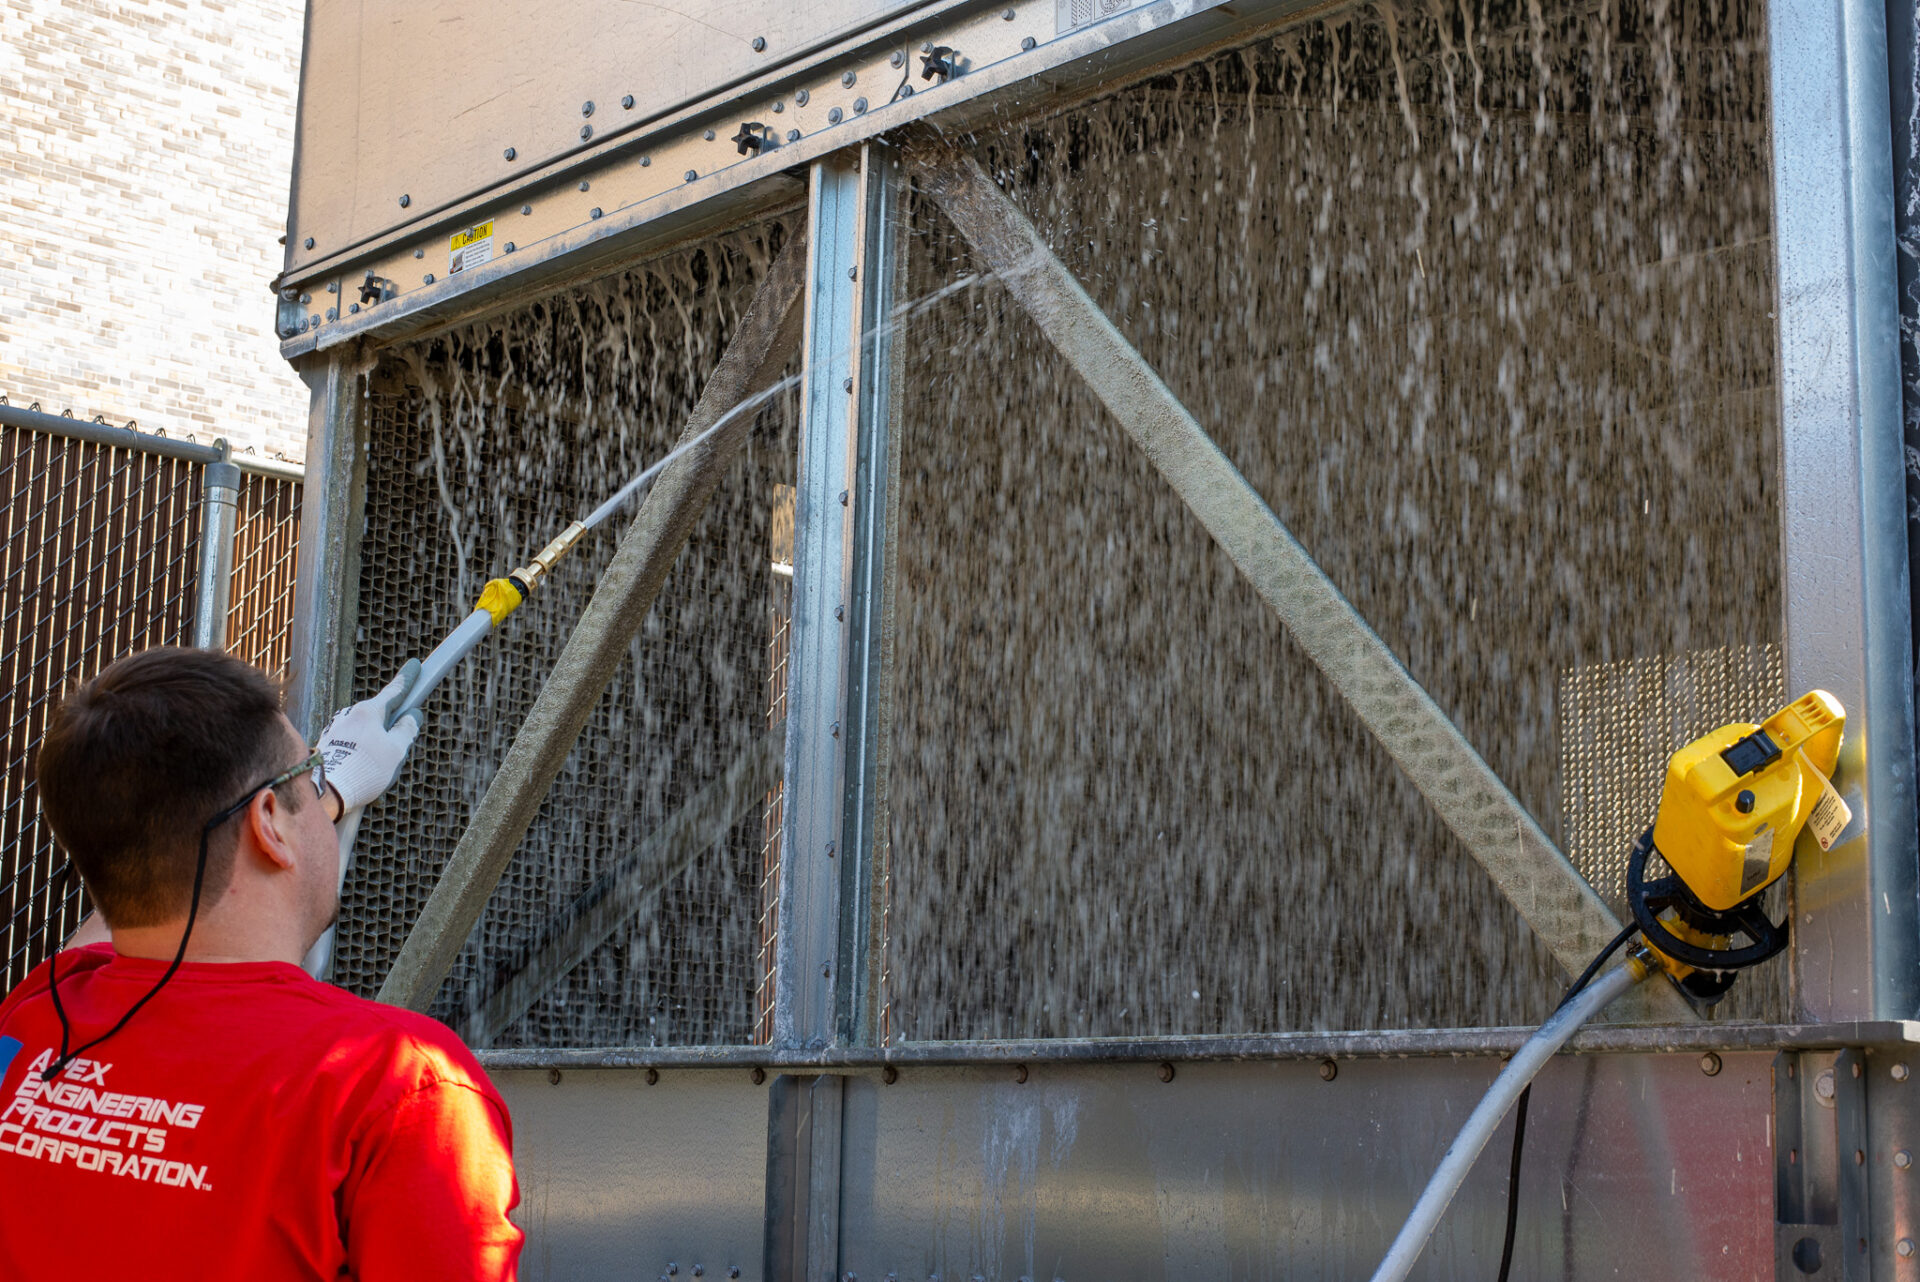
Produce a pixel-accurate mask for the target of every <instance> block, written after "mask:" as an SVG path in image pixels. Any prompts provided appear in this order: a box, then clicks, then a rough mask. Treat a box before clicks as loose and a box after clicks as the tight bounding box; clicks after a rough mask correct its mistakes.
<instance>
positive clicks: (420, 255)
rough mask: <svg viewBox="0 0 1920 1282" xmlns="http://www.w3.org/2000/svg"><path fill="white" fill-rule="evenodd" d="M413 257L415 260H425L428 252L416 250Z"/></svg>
mask: <svg viewBox="0 0 1920 1282" xmlns="http://www.w3.org/2000/svg"><path fill="white" fill-rule="evenodd" d="M413 256H414V257H415V258H425V257H426V256H427V251H426V250H424V249H416V250H414V251H413Z"/></svg>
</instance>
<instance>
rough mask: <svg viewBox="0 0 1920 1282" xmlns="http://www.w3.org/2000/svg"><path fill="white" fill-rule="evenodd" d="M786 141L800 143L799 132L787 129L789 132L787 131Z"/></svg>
mask: <svg viewBox="0 0 1920 1282" xmlns="http://www.w3.org/2000/svg"><path fill="white" fill-rule="evenodd" d="M787 141H788V142H799V141H800V131H799V130H798V129H789V130H787Z"/></svg>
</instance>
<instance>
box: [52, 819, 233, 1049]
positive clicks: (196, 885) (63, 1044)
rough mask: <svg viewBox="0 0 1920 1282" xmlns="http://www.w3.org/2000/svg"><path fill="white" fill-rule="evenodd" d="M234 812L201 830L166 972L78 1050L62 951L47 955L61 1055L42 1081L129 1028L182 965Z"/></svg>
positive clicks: (210, 822) (209, 823)
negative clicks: (210, 868) (58, 964)
mask: <svg viewBox="0 0 1920 1282" xmlns="http://www.w3.org/2000/svg"><path fill="white" fill-rule="evenodd" d="M248 800H249V801H251V800H252V798H251V797H249V798H248ZM246 804H247V803H246V802H244V801H243V802H241V803H240V807H243V806H245V805H246ZM240 807H235V808H234V809H235V810H238V809H239V808H240ZM233 814H234V810H228V811H225V812H223V813H222V814H220V815H219V816H218V817H217V818H215V819H213V820H211V821H209V822H208V824H207V825H206V827H204V828H202V829H201V830H200V858H199V861H198V862H197V863H195V864H194V867H193V898H192V900H190V901H189V902H188V904H187V927H186V929H185V930H183V931H181V932H180V947H179V948H178V949H177V950H176V951H175V952H174V954H173V961H172V963H171V964H169V965H168V967H167V971H166V974H164V975H162V976H160V979H159V982H158V983H156V984H154V986H153V987H152V988H149V989H148V990H147V991H146V993H145V995H143V996H142V997H141V998H140V1000H139V1001H137V1002H135V1003H134V1004H133V1005H131V1006H129V1007H128V1008H127V1013H126V1014H124V1015H122V1016H121V1017H120V1022H119V1023H117V1024H115V1025H114V1026H113V1027H112V1028H109V1029H108V1030H107V1031H106V1032H104V1033H102V1034H100V1036H98V1037H96V1038H94V1039H93V1040H92V1041H90V1042H85V1043H83V1044H82V1045H81V1046H80V1047H79V1048H78V1049H75V1050H71V1051H70V1050H68V1049H67V1047H68V1045H69V1044H70V1043H71V1042H72V1040H73V1021H71V1020H70V1019H68V1018H67V1008H66V1007H65V1006H63V1005H61V1003H60V975H59V972H58V971H57V970H56V969H55V959H56V958H57V957H58V956H59V953H58V951H57V950H56V951H55V953H54V955H53V956H50V957H48V958H47V996H49V997H51V998H53V1012H54V1014H56V1015H58V1016H59V1017H60V1056H59V1058H57V1059H55V1060H54V1061H53V1062H52V1063H51V1064H49V1065H47V1066H46V1068H45V1069H43V1070H42V1071H41V1073H40V1080H41V1081H43V1082H51V1081H52V1080H53V1079H54V1078H56V1077H58V1076H60V1074H61V1073H64V1072H65V1071H66V1069H67V1065H69V1064H71V1063H73V1061H75V1060H76V1059H79V1058H80V1057H81V1056H82V1055H85V1054H86V1053H87V1052H88V1051H90V1050H92V1049H93V1048H94V1047H96V1046H98V1045H99V1044H100V1043H101V1042H104V1041H106V1040H107V1039H108V1038H109V1037H112V1036H113V1035H114V1034H115V1033H117V1032H119V1031H120V1030H121V1029H123V1028H125V1027H126V1026H127V1024H128V1022H129V1021H130V1020H132V1019H133V1017H134V1016H135V1015H137V1014H139V1013H140V1008H141V1007H142V1006H145V1005H146V1004H147V1003H148V1002H150V1001H152V1000H153V999H154V998H155V997H157V996H159V994H160V990H161V989H163V988H165V987H166V986H167V981H168V980H169V979H172V978H173V976H174V972H175V971H177V970H179V969H180V963H181V962H183V961H185V960H186V958H187V941H188V940H190V939H192V938H193V922H194V919H195V918H196V917H198V916H199V915H200V887H201V885H202V884H203V883H204V882H205V881H206V877H207V837H208V836H209V835H210V834H211V833H212V832H213V830H214V829H215V828H217V827H218V826H219V825H221V824H223V823H225V822H226V821H227V820H228V819H229V818H231V817H232V816H233ZM69 867H71V865H69Z"/></svg>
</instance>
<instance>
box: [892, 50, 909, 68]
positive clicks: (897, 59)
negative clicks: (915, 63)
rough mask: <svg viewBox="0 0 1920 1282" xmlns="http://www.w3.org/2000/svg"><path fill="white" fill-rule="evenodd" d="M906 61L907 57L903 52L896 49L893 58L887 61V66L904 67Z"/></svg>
mask: <svg viewBox="0 0 1920 1282" xmlns="http://www.w3.org/2000/svg"><path fill="white" fill-rule="evenodd" d="M906 61H907V55H906V54H905V53H904V52H902V51H901V50H899V49H895V50H894V51H893V56H892V57H890V58H888V59H887V65H888V66H889V67H898V66H902V65H904V64H905V63H906Z"/></svg>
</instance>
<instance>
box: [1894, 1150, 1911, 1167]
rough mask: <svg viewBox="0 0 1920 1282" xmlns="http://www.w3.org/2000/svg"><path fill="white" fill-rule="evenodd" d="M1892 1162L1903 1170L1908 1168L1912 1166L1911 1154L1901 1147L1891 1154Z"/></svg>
mask: <svg viewBox="0 0 1920 1282" xmlns="http://www.w3.org/2000/svg"><path fill="white" fill-rule="evenodd" d="M1893 1164H1894V1165H1895V1166H1897V1167H1899V1168H1900V1169H1901V1170H1903V1171H1905V1170H1910V1169H1911V1168H1912V1167H1913V1154H1912V1153H1911V1152H1909V1151H1908V1150H1906V1149H1904V1148H1903V1149H1901V1150H1900V1151H1899V1152H1898V1153H1895V1154H1894V1155H1893Z"/></svg>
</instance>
